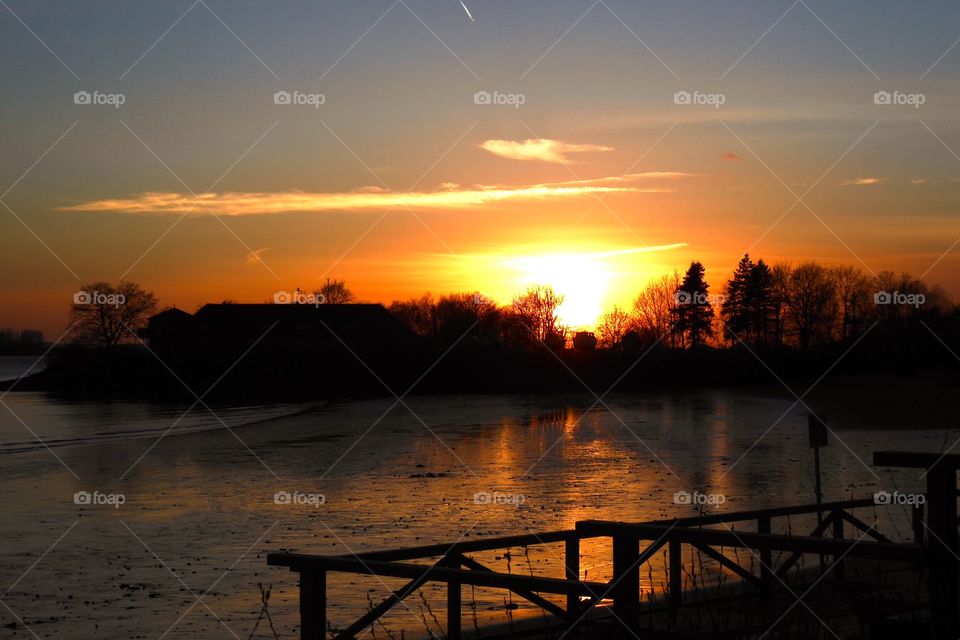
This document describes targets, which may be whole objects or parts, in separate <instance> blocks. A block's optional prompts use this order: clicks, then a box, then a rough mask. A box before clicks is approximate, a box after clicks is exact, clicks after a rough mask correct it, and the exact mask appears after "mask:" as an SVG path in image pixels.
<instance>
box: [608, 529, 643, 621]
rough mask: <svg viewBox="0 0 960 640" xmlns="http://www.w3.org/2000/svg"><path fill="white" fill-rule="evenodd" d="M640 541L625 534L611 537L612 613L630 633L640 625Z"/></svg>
mask: <svg viewBox="0 0 960 640" xmlns="http://www.w3.org/2000/svg"><path fill="white" fill-rule="evenodd" d="M639 547H640V540H639V539H638V538H636V537H634V536H631V535H629V534H626V533H618V534H616V535H614V537H613V585H614V586H613V589H612V591H613V612H614V613H615V614H616V615H617V617H619V618H620V620H622V621H623V623H624V624H625V625H627V627H628V628H629V629H630V630H631V631H632V630H634V629H636V628H637V626H638V625H639V623H640V562H639V561H640V553H639Z"/></svg>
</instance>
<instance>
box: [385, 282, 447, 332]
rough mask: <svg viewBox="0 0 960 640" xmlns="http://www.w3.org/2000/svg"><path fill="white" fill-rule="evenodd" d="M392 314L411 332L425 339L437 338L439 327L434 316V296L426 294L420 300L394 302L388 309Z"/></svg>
mask: <svg viewBox="0 0 960 640" xmlns="http://www.w3.org/2000/svg"><path fill="white" fill-rule="evenodd" d="M388 308H389V310H390V313H392V314H393V315H395V316H396V317H397V319H398V320H400V322H402V323H403V324H405V325H407V328H409V329H410V330H411V331H413V332H414V333H415V334H417V335H419V336H423V337H425V338H427V337H429V338H432V337H436V334H437V327H436V324H435V323H434V316H433V296H431V295H430V294H429V293H425V294H423V295H422V296H420V297H419V298H410V299H409V300H394V301H393V302H391V303H390V306H389V307H388Z"/></svg>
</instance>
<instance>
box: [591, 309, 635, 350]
mask: <svg viewBox="0 0 960 640" xmlns="http://www.w3.org/2000/svg"><path fill="white" fill-rule="evenodd" d="M633 324H634V319H633V318H632V317H631V316H630V314H629V313H627V312H626V311H624V310H623V309H621V308H620V307H618V306H617V305H613V309H611V310H610V311H608V312H606V313H605V314H603V315H602V316H601V317H600V321H599V322H598V323H597V332H596V336H597V341H598V344H599V345H600V347H601V348H604V349H610V348H612V347H615V346H617V345H618V344H619V343H620V341H621V340H622V339H623V336H624V335H625V334H626V333H627V331H629V330H630V329H631V328H633Z"/></svg>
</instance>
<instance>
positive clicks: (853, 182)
mask: <svg viewBox="0 0 960 640" xmlns="http://www.w3.org/2000/svg"><path fill="white" fill-rule="evenodd" d="M881 182H883V178H850V179H849V180H844V181H843V182H841V183H840V185H841V186H843V187H867V186H870V185H873V184H880V183H881Z"/></svg>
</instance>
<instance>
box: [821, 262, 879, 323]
mask: <svg viewBox="0 0 960 640" xmlns="http://www.w3.org/2000/svg"><path fill="white" fill-rule="evenodd" d="M830 276H831V277H832V278H833V282H834V289H835V291H836V295H837V301H836V304H837V311H838V313H839V316H840V317H839V318H838V319H837V320H838V324H839V338H840V340H848V339H850V338H853V337H855V336H857V335H859V334H860V331H861V329H863V324H864V319H865V318H866V317H867V316H868V315H869V314H870V304H871V302H872V300H871V295H872V294H871V292H870V281H869V280H868V279H867V278H866V276H864V275H863V273H862V272H861V271H860V269H857V268H855V267H851V266H849V265H843V266H840V267H834V268H833V269H831V270H830Z"/></svg>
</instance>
